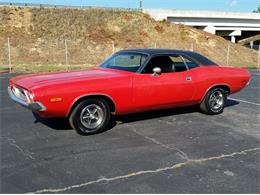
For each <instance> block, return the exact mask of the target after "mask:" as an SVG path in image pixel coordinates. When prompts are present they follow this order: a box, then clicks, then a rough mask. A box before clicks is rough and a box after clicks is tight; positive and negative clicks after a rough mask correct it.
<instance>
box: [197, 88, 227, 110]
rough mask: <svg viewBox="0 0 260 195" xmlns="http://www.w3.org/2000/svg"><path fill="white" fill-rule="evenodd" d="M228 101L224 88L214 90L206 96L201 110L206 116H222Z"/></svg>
mask: <svg viewBox="0 0 260 195" xmlns="http://www.w3.org/2000/svg"><path fill="white" fill-rule="evenodd" d="M226 99H227V94H226V93H225V91H224V90H223V89H222V88H214V89H212V90H210V91H209V92H208V93H207V94H206V96H205V98H204V99H203V101H202V102H201V104H200V109H201V110H202V111H203V112H204V113H206V114H211V115H216V114H220V113H222V112H223V110H224V107H225V103H226Z"/></svg>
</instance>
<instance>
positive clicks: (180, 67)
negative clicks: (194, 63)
mask: <svg viewBox="0 0 260 195" xmlns="http://www.w3.org/2000/svg"><path fill="white" fill-rule="evenodd" d="M171 60H172V61H173V72H183V71H186V70H187V67H186V64H185V62H184V61H183V58H182V57H181V56H180V55H173V56H171Z"/></svg>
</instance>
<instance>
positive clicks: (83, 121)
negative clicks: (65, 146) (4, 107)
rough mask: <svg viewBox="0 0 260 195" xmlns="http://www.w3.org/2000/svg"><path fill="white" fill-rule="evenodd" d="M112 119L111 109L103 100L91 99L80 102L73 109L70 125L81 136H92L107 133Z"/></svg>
mask: <svg viewBox="0 0 260 195" xmlns="http://www.w3.org/2000/svg"><path fill="white" fill-rule="evenodd" d="M91 108H93V109H92V110H91ZM94 109H96V111H94ZM110 118H111V113H110V107H109V105H108V104H107V102H106V101H105V100H103V99H94V98H90V99H86V100H84V101H82V102H80V103H79V104H78V105H77V106H76V107H75V108H74V109H73V111H72V113H71V115H70V117H69V123H70V125H71V127H72V128H73V129H75V130H76V131H77V132H78V133H79V134H80V135H92V134H96V133H100V132H103V131H105V130H106V128H107V126H108V124H109V121H110ZM89 121H90V122H89Z"/></svg>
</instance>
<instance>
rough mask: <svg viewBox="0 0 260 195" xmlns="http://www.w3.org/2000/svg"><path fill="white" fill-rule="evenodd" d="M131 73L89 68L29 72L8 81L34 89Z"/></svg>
mask: <svg viewBox="0 0 260 195" xmlns="http://www.w3.org/2000/svg"><path fill="white" fill-rule="evenodd" d="M128 74H132V73H130V72H126V71H119V70H113V69H108V68H94V69H90V70H80V71H69V72H56V73H47V74H46V73H45V74H30V75H22V76H17V77H14V78H12V79H10V83H13V84H15V85H18V86H20V87H23V88H25V89H31V90H32V89H34V88H39V87H42V86H48V85H53V84H62V83H71V82H79V81H86V80H96V79H107V78H113V77H121V76H125V75H128Z"/></svg>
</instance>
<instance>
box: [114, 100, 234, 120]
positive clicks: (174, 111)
mask: <svg viewBox="0 0 260 195" xmlns="http://www.w3.org/2000/svg"><path fill="white" fill-rule="evenodd" d="M237 104H239V102H238V101H235V100H230V99H227V101H226V105H225V107H230V106H235V105H237ZM193 112H201V111H200V109H199V106H188V107H180V108H170V109H163V110H155V111H147V112H141V113H134V114H127V115H122V116H116V117H115V119H116V120H117V121H121V122H122V123H129V122H135V121H141V120H147V119H152V118H160V117H166V116H172V115H179V114H186V113H193Z"/></svg>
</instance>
